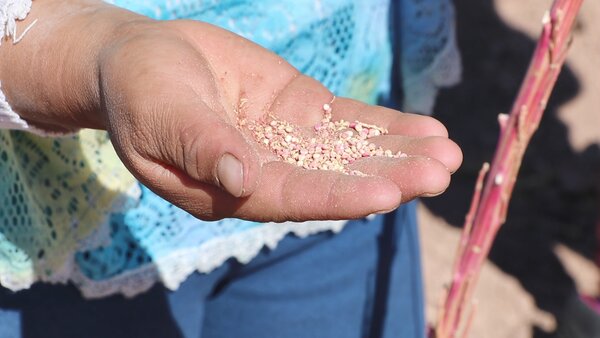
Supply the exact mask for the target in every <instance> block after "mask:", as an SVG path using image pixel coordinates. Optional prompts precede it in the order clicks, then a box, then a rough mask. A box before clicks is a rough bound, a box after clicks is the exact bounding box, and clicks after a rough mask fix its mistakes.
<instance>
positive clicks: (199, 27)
mask: <svg viewBox="0 0 600 338" xmlns="http://www.w3.org/2000/svg"><path fill="white" fill-rule="evenodd" d="M101 12H102V13H103V14H102V18H105V19H104V21H101V22H105V23H106V25H107V26H110V25H109V24H108V23H110V22H111V19H110V18H111V17H112V18H114V22H120V24H119V29H118V30H116V29H114V30H111V32H112V34H109V35H106V36H109V37H110V39H103V40H102V43H101V44H100V47H98V48H97V49H95V48H92V49H93V50H95V52H87V54H88V55H91V57H89V58H84V59H91V60H93V61H91V62H90V63H88V64H89V65H92V66H90V68H91V69H95V70H96V73H95V74H97V75H98V77H99V78H94V77H93V76H91V77H89V78H87V79H86V78H85V77H84V78H83V80H82V79H81V78H78V77H77V75H73V78H72V79H77V80H76V81H79V82H81V83H83V87H84V88H86V87H90V88H93V87H94V85H93V83H98V86H97V88H93V89H92V90H89V91H88V92H87V93H84V94H83V95H75V96H74V97H75V98H76V99H68V100H64V101H67V104H66V107H65V108H64V109H62V111H70V112H73V111H76V109H74V108H73V106H77V105H78V106H79V107H82V106H83V107H92V108H90V109H81V111H82V113H80V114H79V115H78V114H76V113H69V114H65V115H64V116H66V118H62V120H61V119H59V120H61V121H62V123H64V124H59V125H58V126H57V127H58V128H60V127H62V126H64V125H68V127H79V126H81V127H96V128H105V129H107V130H108V131H109V133H110V135H111V140H112V141H113V144H114V146H115V149H116V150H117V153H118V154H119V156H120V157H121V159H122V160H123V162H124V163H125V165H126V166H127V167H128V168H129V169H130V171H131V172H132V173H133V174H134V175H135V176H136V177H137V178H138V179H139V180H140V181H141V182H142V183H144V184H145V185H146V186H148V187H149V188H151V189H152V190H153V191H155V192H156V193H158V194H159V195H161V196H162V197H164V198H165V199H167V200H169V201H171V202H172V203H174V204H176V205H178V206H180V207H181V208H183V209H185V210H187V211H188V212H190V213H191V214H193V215H195V216H197V217H199V218H202V219H219V218H224V217H237V218H243V219H249V220H259V221H286V220H294V221H301V220H311V219H351V218H358V217H362V216H365V215H368V214H371V213H374V212H385V211H390V210H393V209H394V208H396V207H398V205H399V204H400V203H401V202H405V201H409V200H411V199H413V198H415V197H418V196H431V195H436V194H439V193H441V192H442V191H444V190H445V189H446V187H447V186H448V184H449V181H450V173H451V172H453V171H454V170H456V169H457V168H458V166H459V165H460V162H461V153H460V150H459V148H458V147H457V146H456V145H455V144H454V143H453V142H452V141H450V140H449V139H448V138H447V132H446V130H445V128H444V127H443V126H442V125H441V124H440V123H439V122H437V121H436V120H434V119H432V118H429V117H422V116H417V115H411V114H402V113H399V112H397V111H393V110H390V109H386V108H382V107H375V106H368V105H365V104H362V103H360V102H357V101H353V100H349V99H343V98H336V100H335V101H334V102H333V104H332V107H333V117H334V119H345V120H350V121H352V120H360V121H362V122H365V123H370V124H376V125H379V126H382V127H385V128H387V129H388V130H389V131H390V134H389V135H386V136H381V137H378V138H377V139H374V140H375V142H376V143H378V144H380V145H382V146H384V147H385V148H387V149H391V150H393V151H397V150H402V152H404V153H407V154H409V155H411V156H410V157H408V158H399V159H389V158H365V159H362V160H359V161H356V162H355V163H354V164H353V165H352V168H353V169H357V170H360V171H362V172H363V173H366V174H368V175H369V176H365V177H362V176H350V175H345V174H342V173H337V172H332V171H323V170H305V169H301V168H298V167H295V166H293V165H290V164H287V163H283V162H281V161H278V160H276V159H275V158H274V156H273V154H271V153H270V151H269V150H267V149H266V148H264V147H263V145H261V144H258V143H257V142H256V141H255V140H254V139H253V138H252V136H251V135H250V133H248V132H247V131H245V130H244V129H243V128H239V126H238V114H239V113H240V107H241V106H243V113H244V114H245V117H246V118H247V119H248V120H257V119H260V118H261V117H263V116H264V115H265V114H268V113H272V114H274V115H275V116H277V117H278V118H279V119H281V120H286V121H289V122H292V123H294V124H296V125H300V126H307V127H311V126H313V125H314V124H316V123H317V122H318V121H319V120H320V119H321V118H322V116H323V108H322V107H323V104H324V103H328V102H330V101H331V100H332V97H333V96H332V94H331V93H330V92H329V91H328V90H327V89H326V88H325V87H323V86H322V85H321V84H319V83H318V82H316V81H315V80H313V79H311V78H308V77H306V76H303V75H301V74H299V73H298V71H297V70H295V69H294V68H293V67H291V66H290V65H289V64H287V63H286V62H285V61H284V60H283V59H281V58H279V57H278V56H276V55H275V54H273V53H270V52H268V51H267V50H264V49H262V48H261V47H259V46H257V45H255V44H253V43H251V42H249V41H247V40H245V39H243V38H241V37H239V36H236V35H234V34H232V33H229V32H227V31H225V30H222V29H219V28H217V27H214V26H211V25H207V24H203V23H198V22H190V21H171V22H156V21H151V20H147V19H144V18H142V17H137V16H135V15H133V14H130V13H128V14H124V13H123V12H124V11H121V10H119V9H116V8H113V7H110V8H109V9H105V8H103V9H102V10H101ZM121 18H126V19H125V20H121ZM80 20H81V21H82V22H85V19H84V18H81V19H80ZM92 26H93V25H92ZM89 29H91V28H88V30H86V29H83V31H80V32H79V34H90V35H92V34H94V32H93V31H89ZM96 35H97V34H96ZM84 36H85V35H84ZM100 36H103V35H102V34H100ZM28 38H29V37H28ZM83 39H84V38H83ZM84 40H85V39H84ZM84 64H85V62H84ZM74 68H78V67H74ZM84 73H85V72H84ZM67 78H68V77H67ZM61 85H62V86H66V84H61ZM71 85H72V83H71ZM242 101H245V102H247V104H244V105H241V102H242ZM38 110H40V109H30V110H29V111H38ZM37 115H38V116H42V118H39V117H38V118H37V121H40V123H45V124H46V125H47V124H48V123H50V120H49V119H47V118H46V119H44V118H43V117H44V116H48V114H41V113H38V114H37ZM31 116H36V114H31ZM32 120H34V121H35V120H36V119H35V118H33V119H32ZM52 121H56V119H54V120H52ZM69 123H70V124H69Z"/></svg>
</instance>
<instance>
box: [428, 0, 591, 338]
mask: <svg viewBox="0 0 600 338" xmlns="http://www.w3.org/2000/svg"><path fill="white" fill-rule="evenodd" d="M550 3H551V1H549V0H528V1H522V0H496V1H481V0H456V1H455V4H456V6H457V15H458V42H459V46H460V48H461V51H462V55H463V67H464V74H463V82H462V83H461V84H460V85H459V86H456V87H454V88H451V89H447V90H444V91H443V92H442V93H441V95H440V98H439V101H438V105H437V107H436V117H437V118H439V119H440V120H441V121H443V122H444V123H445V124H446V125H447V126H448V129H449V132H450V136H451V137H452V138H453V139H455V140H456V141H457V142H458V143H459V144H460V146H461V147H462V148H463V151H464V155H465V162H464V164H463V167H462V168H461V170H460V171H459V172H458V173H457V174H455V175H454V177H453V182H452V185H451V187H450V189H449V190H448V191H447V193H446V194H444V195H442V196H440V197H437V198H434V199H429V200H426V201H424V203H423V206H422V207H421V208H420V210H419V213H420V217H421V236H422V247H423V261H424V262H423V264H424V275H425V284H426V292H427V317H428V321H429V322H430V323H434V322H435V319H436V315H437V309H438V308H439V304H440V297H441V294H442V290H443V288H444V285H445V284H446V283H447V282H448V281H449V278H450V267H451V265H452V262H453V259H454V252H455V251H456V245H457V241H458V236H459V233H460V229H459V228H460V226H461V225H462V223H463V219H464V215H465V213H466V210H467V207H468V203H469V201H470V197H471V195H472V189H473V185H474V182H475V177H476V174H477V171H478V170H479V168H480V167H481V165H482V163H483V162H485V161H489V160H491V157H492V154H493V151H494V148H495V145H496V141H497V137H498V125H497V122H496V116H497V114H498V113H501V112H508V111H509V110H510V106H511V104H512V101H513V99H514V97H515V95H516V93H517V91H518V88H519V85H520V82H521V80H522V77H523V74H524V72H525V69H526V67H527V65H528V62H529V59H530V56H531V53H532V51H533V48H534V43H535V38H536V37H537V34H539V31H540V28H541V24H540V22H541V18H542V15H543V13H544V12H545V10H546V9H547V8H549V6H550ZM599 192H600V1H595V0H587V1H585V4H584V7H583V10H582V13H581V16H580V18H579V21H578V24H577V28H576V32H575V34H574V42H573V45H572V49H571V51H570V56H569V58H568V60H567V65H566V67H565V69H564V70H563V73H562V74H561V76H560V78H559V81H558V83H557V87H556V89H555V92H554V93H553V95H552V99H551V102H550V104H549V106H548V110H547V112H546V114H545V116H544V119H543V121H542V123H541V125H540V129H539V131H538V132H537V134H536V135H535V136H534V138H533V140H532V143H531V145H530V147H529V149H528V151H527V153H526V155H525V160H524V163H523V166H522V169H521V172H520V176H519V179H518V181H517V185H516V187H515V193H514V196H513V199H512V202H511V206H510V209H509V214H508V220H507V222H506V224H505V225H504V227H503V228H502V229H501V231H500V233H499V234H498V238H497V241H496V243H495V245H494V247H493V249H492V252H491V254H490V259H489V262H488V264H487V265H486V266H485V268H484V271H483V273H482V276H481V279H480V282H479V286H478V289H477V294H476V301H477V310H476V315H475V319H474V325H473V329H472V332H471V335H470V337H473V338H504V337H507V338H508V337H510V338H526V337H527V338H528V337H535V338H542V337H555V334H554V331H555V330H556V327H557V325H560V323H561V320H562V319H561V318H564V316H565V313H566V314H568V313H570V312H569V311H570V310H567V309H568V305H567V304H568V303H569V300H570V299H573V295H576V294H577V292H579V293H585V294H592V295H597V294H598V292H599V290H598V286H599V285H600V278H599V273H598V269H597V268H596V265H595V263H594V255H595V254H596V240H595V231H596V230H595V228H596V223H597V222H598V220H599V219H600V218H599V215H598V214H599V210H600V208H599V206H600V193H599ZM598 322H599V323H600V317H599V319H598ZM590 338H592V337H590Z"/></svg>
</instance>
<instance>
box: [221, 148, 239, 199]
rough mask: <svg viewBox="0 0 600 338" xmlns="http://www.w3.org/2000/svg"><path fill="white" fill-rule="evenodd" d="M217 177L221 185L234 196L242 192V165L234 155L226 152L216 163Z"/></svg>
mask: <svg viewBox="0 0 600 338" xmlns="http://www.w3.org/2000/svg"><path fill="white" fill-rule="evenodd" d="M217 179H218V180H219V184H221V187H223V189H225V190H226V191H227V192H228V193H230V194H232V195H233V196H235V197H240V196H242V194H243V193H244V167H243V166H242V162H240V161H239V160H238V159H237V158H235V156H233V155H231V154H229V153H226V154H225V155H223V156H222V157H221V159H220V160H219V164H218V165H217Z"/></svg>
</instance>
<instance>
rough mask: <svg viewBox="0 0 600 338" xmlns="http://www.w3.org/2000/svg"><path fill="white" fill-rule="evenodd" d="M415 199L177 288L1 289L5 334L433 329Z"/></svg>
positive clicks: (308, 335) (383, 336)
mask: <svg viewBox="0 0 600 338" xmlns="http://www.w3.org/2000/svg"><path fill="white" fill-rule="evenodd" d="M418 243H419V242H418V234H417V227H416V218H415V203H411V204H408V205H406V206H403V207H402V208H400V209H399V210H398V211H396V212H394V213H391V214H388V215H385V216H377V217H376V218H375V219H372V220H357V221H352V222H350V224H348V225H347V226H346V228H345V229H344V230H343V231H342V232H341V233H339V234H335V235H334V234H332V233H321V234H317V235H313V236H310V237H308V238H297V237H294V236H287V237H286V238H285V239H284V240H283V241H281V242H280V243H279V245H278V247H277V248H276V249H275V250H267V249H265V250H263V252H261V253H260V255H258V256H257V257H256V258H255V259H253V260H252V261H251V262H250V263H248V264H246V265H242V264H239V263H237V262H236V261H228V262H227V263H226V264H224V265H222V266H221V267H220V268H218V269H217V270H215V271H213V272H212V273H210V274H199V273H197V274H194V275H192V276H190V277H189V278H188V279H187V280H186V281H185V282H184V283H183V284H182V285H181V287H180V288H179V289H178V290H177V291H174V292H172V291H169V290H167V289H165V288H164V287H162V286H159V285H157V286H155V287H153V288H152V289H151V290H149V291H148V292H146V293H144V294H141V295H139V296H137V297H134V298H132V299H125V298H123V297H121V296H112V297H108V298H104V299H99V300H86V299H83V298H82V297H81V296H80V295H79V293H78V291H77V289H76V288H75V287H74V286H70V285H69V286H58V285H46V284H36V285H34V286H33V287H32V288H31V289H29V290H25V291H21V292H17V293H13V292H10V291H8V290H6V289H0V338H13V337H14V338H37V337H44V338H54V337H57V338H70V337H74V338H75V337H77V338H84V337H85V338H96V337H98V338H100V337H102V338H107V337H109V338H136V337H140V338H152V337H159V338H171V337H174V338H179V337H185V338H192V337H193V338H199V337H202V338H246V337H247V338H269V337H274V338H312V337H314V338H317V337H319V338H320V337H323V338H354V337H356V338H359V337H360V338H363V337H368V338H392V337H399V338H411V337H418V338H421V337H424V335H425V333H424V318H423V297H422V285H421V271H420V258H419V244H418Z"/></svg>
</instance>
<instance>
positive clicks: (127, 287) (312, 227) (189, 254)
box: [71, 221, 347, 298]
mask: <svg viewBox="0 0 600 338" xmlns="http://www.w3.org/2000/svg"><path fill="white" fill-rule="evenodd" d="M346 222H347V221H318V222H304V223H295V222H286V223H267V224H264V225H262V226H260V227H257V228H254V229H249V230H247V231H244V232H241V233H237V234H233V235H231V236H227V237H221V238H215V239H213V240H211V241H209V242H207V243H205V244H203V245H202V246H200V247H197V248H193V249H189V250H180V251H178V252H174V253H173V254H172V255H169V256H167V257H164V258H162V259H160V260H158V261H155V262H153V264H150V265H148V266H145V267H143V268H140V269H137V270H133V271H130V272H127V273H125V274H121V275H119V276H117V277H115V278H112V279H109V280H103V281H94V280H91V279H89V278H87V277H85V275H84V274H83V273H82V272H81V271H80V270H79V269H78V268H77V267H75V269H74V271H73V275H72V278H71V279H72V280H73V281H74V282H75V284H77V286H78V287H79V288H80V290H81V291H82V293H83V295H84V297H86V298H101V297H105V296H109V295H113V294H117V293H121V294H123V295H124V296H126V297H133V296H135V295H137V294H139V293H142V292H144V291H146V290H148V289H150V288H151V287H152V286H153V285H154V284H155V283H158V282H162V283H163V284H164V285H165V286H166V287H167V288H169V289H171V290H175V289H177V288H178V287H179V285H180V284H181V283H182V282H183V281H184V280H185V279H186V278H187V277H188V276H189V275H191V274H192V273H194V272H195V271H198V272H200V273H210V272H211V271H213V270H214V269H216V268H217V267H219V266H221V265H222V264H223V263H224V262H225V261H226V260H228V259H230V258H235V259H236V260H238V261H239V262H240V263H242V264H246V263H248V262H249V261H250V260H252V259H253V258H254V257H255V256H256V255H257V254H258V253H259V252H260V250H261V249H262V248H264V247H266V248H269V249H270V250H273V249H275V248H276V247H277V244H278V243H279V241H280V240H282V239H283V238H284V237H285V236H286V235H287V234H294V235H296V236H298V237H301V238H304V237H307V236H309V235H312V234H316V233H319V232H323V231H332V232H334V233H338V232H340V231H341V230H342V229H343V228H344V225H345V224H346Z"/></svg>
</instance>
